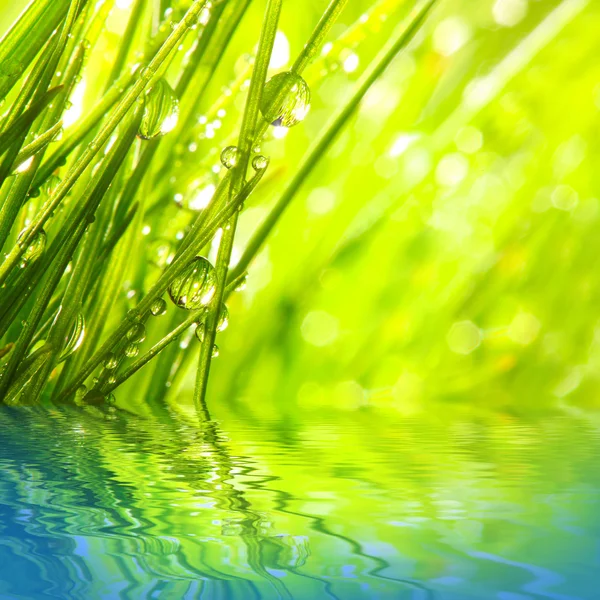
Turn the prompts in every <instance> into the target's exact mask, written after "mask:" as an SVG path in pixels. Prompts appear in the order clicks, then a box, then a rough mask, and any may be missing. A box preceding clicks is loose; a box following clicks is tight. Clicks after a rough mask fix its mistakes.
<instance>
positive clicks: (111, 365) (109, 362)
mask: <svg viewBox="0 0 600 600" xmlns="http://www.w3.org/2000/svg"><path fill="white" fill-rule="evenodd" d="M118 366H119V361H118V359H117V357H116V356H115V355H114V354H113V353H112V352H111V353H110V354H109V355H108V356H107V357H106V360H105V361H104V368H105V369H108V370H109V371H112V370H113V369H116V368H117V367H118Z"/></svg>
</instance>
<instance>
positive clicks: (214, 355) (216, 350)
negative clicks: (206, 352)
mask: <svg viewBox="0 0 600 600" xmlns="http://www.w3.org/2000/svg"><path fill="white" fill-rule="evenodd" d="M217 356H219V346H217V345H216V344H215V345H214V346H213V349H212V354H211V358H217Z"/></svg>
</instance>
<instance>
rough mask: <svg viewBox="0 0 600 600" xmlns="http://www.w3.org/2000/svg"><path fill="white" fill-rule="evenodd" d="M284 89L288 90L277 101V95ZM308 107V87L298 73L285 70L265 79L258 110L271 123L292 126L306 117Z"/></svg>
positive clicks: (279, 125)
mask: <svg viewBox="0 0 600 600" xmlns="http://www.w3.org/2000/svg"><path fill="white" fill-rule="evenodd" d="M284 89H285V90H289V92H288V93H287V94H286V95H285V96H284V98H283V100H280V101H278V98H277V97H278V95H279V94H280V92H282V91H283V90H284ZM309 108H310V89H309V87H308V85H307V84H306V81H304V79H302V77H300V75H297V74H296V73H292V72H291V71H285V72H283V73H278V74H277V75H275V76H273V77H271V79H269V81H267V83H266V85H265V89H264V91H263V96H262V101H261V106H260V110H261V112H262V114H263V116H264V118H265V119H266V120H267V121H268V122H269V123H271V125H275V126H276V127H293V126H294V125H296V124H297V123H300V121H302V120H303V119H304V117H306V114H307V113H308V110H309Z"/></svg>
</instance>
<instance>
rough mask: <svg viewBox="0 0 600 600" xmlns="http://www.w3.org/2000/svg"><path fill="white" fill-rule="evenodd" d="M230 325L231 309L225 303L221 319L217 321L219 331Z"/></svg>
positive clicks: (222, 307) (222, 306) (220, 315)
mask: <svg viewBox="0 0 600 600" xmlns="http://www.w3.org/2000/svg"><path fill="white" fill-rule="evenodd" d="M228 325H229V310H228V309H227V306H226V305H225V303H223V304H222V305H221V313H220V314H219V321H218V322H217V331H218V332H219V333H220V332H221V331H225V330H226V329H227V326H228Z"/></svg>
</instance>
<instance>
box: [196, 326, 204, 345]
mask: <svg viewBox="0 0 600 600" xmlns="http://www.w3.org/2000/svg"><path fill="white" fill-rule="evenodd" d="M195 334H196V338H197V340H198V341H199V342H200V343H202V342H203V341H204V336H205V334H206V325H205V324H204V323H198V325H197V326H196V331H195Z"/></svg>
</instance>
